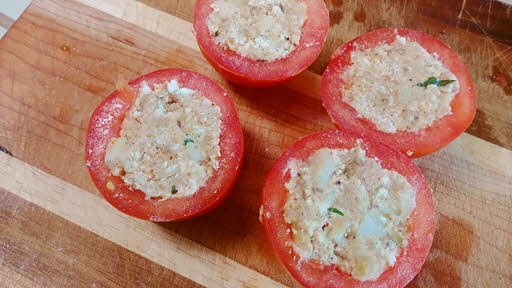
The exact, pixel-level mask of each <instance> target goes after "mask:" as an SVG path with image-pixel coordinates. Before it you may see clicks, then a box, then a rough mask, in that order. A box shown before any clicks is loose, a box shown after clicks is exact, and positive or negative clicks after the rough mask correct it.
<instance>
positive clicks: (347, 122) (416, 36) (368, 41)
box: [322, 29, 476, 158]
mask: <svg viewBox="0 0 512 288" xmlns="http://www.w3.org/2000/svg"><path fill="white" fill-rule="evenodd" d="M396 35H400V36H402V37H405V38H407V39H408V40H411V41H415V42H417V43H418V44H420V45H421V46H422V47H423V48H425V50H427V51H428V53H430V54H434V53H437V55H438V59H439V60H440V61H441V62H442V63H443V65H444V66H445V67H446V68H448V70H450V71H451V72H452V73H453V74H454V75H455V76H456V77H457V79H458V81H459V85H460V91H459V93H458V94H457V95H455V97H454V99H453V100H452V102H451V109H452V114H450V115H446V116H444V117H443V118H441V119H439V120H436V121H435V122H434V124H433V125H432V126H430V127H427V128H424V129H421V130H419V131H418V132H403V131H397V132H395V133H386V132H383V131H380V130H378V129H377V127H376V126H375V124H374V123H373V122H371V121H369V120H367V119H365V118H360V117H357V115H358V113H357V111H356V110H355V109H354V108H353V107H352V106H350V105H349V104H347V103H346V102H344V101H342V98H343V95H342V92H341V88H342V86H343V84H344V83H343V81H342V80H341V78H340V77H339V75H341V73H343V72H344V71H345V70H346V69H347V68H348V67H349V66H350V65H351V64H352V62H351V60H350V57H351V55H350V54H351V52H352V51H354V50H355V49H356V47H357V49H368V48H372V47H375V46H377V45H379V44H382V43H387V44H389V43H391V42H393V41H394V40H395V37H396ZM322 102H323V106H324V107H325V109H326V110H327V112H328V113H329V115H330V116H331V119H332V120H333V122H334V123H335V124H336V125H337V126H338V127H340V128H344V129H348V130H352V131H357V132H359V133H360V134H362V135H365V136H367V137H369V138H372V139H375V140H378V141H381V142H383V143H385V144H387V145H389V146H391V147H393V148H395V149H397V150H400V151H402V152H404V153H407V152H408V155H410V157H411V158H416V157H420V156H423V155H426V154H429V153H432V152H434V151H436V150H439V149H441V148H442V147H444V146H446V145H448V143H450V142H451V141H453V140H454V139H455V138H457V136H459V135H460V134H462V132H464V130H466V128H467V127H468V126H469V124H471V121H473V118H474V117H475V112H476V97H475V89H474V88H473V82H472V81H471V77H470V76H469V72H468V70H467V69H466V66H464V63H463V62H462V60H461V59H460V58H459V57H458V56H457V54H455V52H453V50H452V49H450V47H448V46H446V44H444V43H443V42H441V41H440V40H438V39H437V38H435V37H433V36H431V35H428V34H424V33H421V32H418V31H413V30H405V29H382V30H375V31H372V32H369V33H366V34H363V35H361V36H359V37H357V38H355V39H354V40H352V41H350V42H348V43H347V44H345V45H343V46H341V47H340V48H338V50H337V51H336V52H335V53H334V55H333V57H332V60H331V62H330V63H329V65H328V67H327V69H326V70H325V72H324V74H323V76H322ZM411 153H412V155H411Z"/></svg>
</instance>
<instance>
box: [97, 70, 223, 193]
mask: <svg viewBox="0 0 512 288" xmlns="http://www.w3.org/2000/svg"><path fill="white" fill-rule="evenodd" d="M139 91H140V92H139V95H138V96H137V99H136V100H135V103H134V105H133V106H132V108H131V109H130V111H129V112H128V113H127V116H126V118H125V119H124V121H123V124H122V127H121V132H120V136H119V137H118V138H114V139H112V141H111V142H110V143H109V145H108V147H107V151H106V154H105V163H106V164H107V165H108V167H109V168H110V170H111V172H112V174H113V175H117V176H121V177H122V178H123V180H124V181H125V183H126V184H128V185H130V186H132V187H134V188H136V189H140V190H142V191H143V192H144V193H145V194H146V198H147V199H149V198H152V197H157V198H161V199H162V200H164V199H168V198H170V197H183V196H189V195H192V194H194V193H195V192H196V191H197V190H198V189H199V188H200V187H201V186H203V185H204V184H205V182H206V180H207V179H208V178H209V177H210V176H211V175H212V173H213V171H214V170H217V169H218V168H219V160H218V157H219V156H220V147H219V141H220V133H221V121H220V116H221V113H220V108H219V107H218V106H217V105H215V104H214V103H212V102H211V101H210V100H209V99H207V98H206V97H204V96H203V95H201V94H200V93H198V92H197V91H195V90H191V89H188V88H184V87H180V85H179V83H178V81H176V80H172V81H170V82H168V83H166V84H163V85H156V86H155V87H153V89H152V88H150V87H149V86H148V85H147V83H145V82H143V83H141V85H140V89H139Z"/></svg>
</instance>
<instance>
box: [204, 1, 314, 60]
mask: <svg viewBox="0 0 512 288" xmlns="http://www.w3.org/2000/svg"><path fill="white" fill-rule="evenodd" d="M211 8H212V9H213V12H212V13H211V14H210V15H208V18H207V25H208V30H209V32H210V34H211V35H212V36H214V37H215V42H216V43H217V44H220V45H222V46H224V48H226V49H230V50H233V51H235V52H236V53H237V54H239V55H241V56H244V57H248V58H250V59H253V60H265V61H274V60H277V59H281V58H284V57H286V56H287V55H288V54H289V53H291V52H292V51H293V50H295V47H296V46H297V45H298V44H299V42H300V37H301V34H302V26H303V25H304V22H305V21H306V15H307V14H306V12H307V11H306V9H307V7H306V4H304V3H303V2H302V1H300V0H217V1H215V2H214V3H213V4H212V5H211Z"/></svg>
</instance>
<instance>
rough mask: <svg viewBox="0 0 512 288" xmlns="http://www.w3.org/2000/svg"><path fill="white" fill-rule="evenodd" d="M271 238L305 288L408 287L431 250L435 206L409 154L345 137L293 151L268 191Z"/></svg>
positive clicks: (314, 139) (315, 139) (309, 139)
mask: <svg viewBox="0 0 512 288" xmlns="http://www.w3.org/2000/svg"><path fill="white" fill-rule="evenodd" d="M260 213H261V220H262V223H263V228H264V231H265V233H266V236H267V237H268V239H269V240H270V242H271V243H272V246H273V248H274V249H275V252H276V253H277V255H278V257H279V258H280V260H281V261H282V263H283V264H284V266H285V267H286V268H287V270H288V271H289V272H290V273H291V275H292V276H293V277H294V278H295V279H296V280H297V281H298V282H299V283H300V284H302V285H303V286H305V287H403V286H405V285H406V284H407V283H409V282H410V281H411V280H412V279H413V278H414V276H415V275H416V274H417V273H418V272H419V271H420V269H421V267H422V265H423V263H424V261H425V259H426V257H427V255H428V253H429V251H430V248H431V245H432V240H433V235H434V220H435V213H434V203H433V199H432V194H431V190H430V188H429V186H428V183H427V181H426V180H425V178H424V177H423V175H422V174H421V172H420V171H419V169H418V168H417V167H416V166H415V165H414V164H413V163H412V161H411V160H410V159H409V158H408V157H407V156H405V155H404V154H403V153H400V152H399V151H396V150H394V149H392V148H389V147H388V146H385V145H383V144H381V143H378V142H374V141H372V140H369V139H366V138H361V137H360V136H357V135H353V134H350V133H347V132H344V131H341V130H333V131H322V132H317V133H314V134H311V135H308V136H306V137H304V138H302V139H300V140H299V141H298V142H296V143H295V144H293V145H292V146H291V147H289V148H288V149H287V150H286V151H285V152H284V153H283V155H282V156H281V157H280V158H279V159H278V160H277V162H276V163H275V165H274V166H273V167H272V169H271V171H270V172H269V174H268V176H267V179H266V181H265V184H264V187H263V195H262V208H261V211H260Z"/></svg>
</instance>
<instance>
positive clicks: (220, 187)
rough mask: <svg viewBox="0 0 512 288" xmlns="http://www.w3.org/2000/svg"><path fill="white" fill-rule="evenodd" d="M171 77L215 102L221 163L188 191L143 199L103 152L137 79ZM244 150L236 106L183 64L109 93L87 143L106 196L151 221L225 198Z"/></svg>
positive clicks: (207, 207) (187, 214) (194, 211)
mask: <svg viewBox="0 0 512 288" xmlns="http://www.w3.org/2000/svg"><path fill="white" fill-rule="evenodd" d="M173 79H175V80H177V81H178V82H179V83H180V85H181V86H183V87H186V88H189V89H193V90H196V91H198V92H200V93H201V94H202V95H203V96H205V97H207V98H208V99H209V100H210V101H212V102H213V103H215V104H216V105H217V106H219V108H220V111H221V113H222V116H221V121H222V126H221V135H220V142H219V146H220V153H221V156H220V158H219V166H220V167H219V169H218V170H214V172H213V175H212V176H211V177H210V178H209V179H208V180H207V181H206V184H205V185H204V186H203V187H201V188H199V190H198V191H197V192H196V193H194V194H193V195H191V196H188V197H179V198H171V199H168V200H165V201H158V200H153V199H150V200H146V199H145V194H144V192H142V191H140V190H136V189H132V188H131V187H129V186H128V185H126V184H125V183H124V181H123V179H122V178H121V177H120V176H114V175H112V174H111V173H110V169H109V167H108V166H107V165H106V163H105V152H106V148H107V145H108V143H109V142H110V140H111V139H112V138H114V137H119V133H120V130H121V124H122V123H123V119H124V117H125V115H126V113H127V112H128V111H129V110H130V108H131V106H132V104H133V103H134V100H135V98H136V97H137V95H138V92H139V88H140V84H141V83H142V82H143V81H145V82H146V83H147V84H148V85H149V87H152V86H153V85H155V84H161V83H165V82H167V81H171V80H173ZM243 152H244V145H243V135H242V128H241V126H240V121H239V120H238V115H237V112H236V109H235V106H234V105H233V102H232V101H231V99H230V98H229V97H228V96H227V94H226V91H225V90H224V89H222V87H220V86H219V85H217V84H216V83H215V82H213V81H212V80H210V79H209V78H207V77H205V76H203V75H201V74H199V73H196V72H193V71H188V70H181V69H167V70H160V71H155V72H152V73H149V74H146V75H144V76H141V77H140V78H137V79H135V80H133V81H131V82H130V83H128V86H127V87H125V88H122V89H119V90H116V91H114V92H112V94H110V95H109V96H108V97H107V98H106V99H105V100H104V101H103V102H102V103H101V104H100V105H99V106H98V107H97V108H96V110H95V111H94V112H93V114H92V116H91V120H90V122H89V128H88V130H87V139H86V145H85V155H86V160H87V162H88V166H89V173H90V175H91V178H92V180H93V181H94V184H95V185H96V187H97V188H98V190H99V191H100V192H101V194H103V196H104V197H105V199H106V200H107V201H108V202H109V203H110V204H112V206H114V207H115V208H117V209H119V210H120V211H122V212H124V213H126V214H128V215H131V216H134V217H137V218H140V219H144V220H150V221H155V222H163V221H173V220H181V219H187V218H191V217H194V216H198V215H201V214H203V213H206V212H209V211H211V210H212V209H214V208H215V207H217V206H218V205H219V204H220V203H221V202H222V201H223V200H224V199H225V198H226V196H227V195H228V193H229V191H230V190H231V187H232V186H233V184H234V182H235V180H236V177H237V175H238V171H239V169H240V165H241V162H242V157H243ZM108 182H111V183H113V185H114V189H113V190H110V189H108V188H107V183H108ZM109 185H110V184H109Z"/></svg>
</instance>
